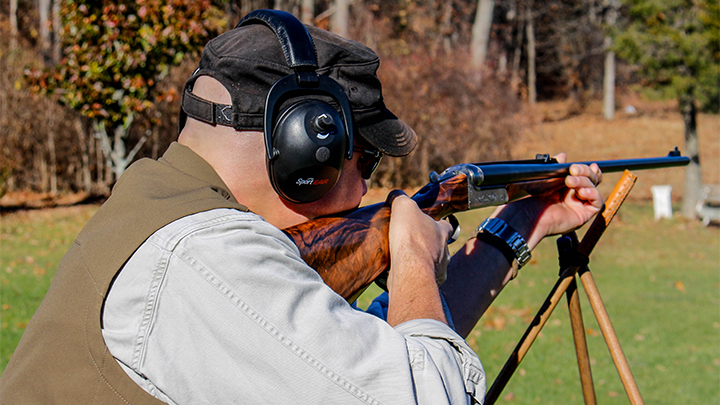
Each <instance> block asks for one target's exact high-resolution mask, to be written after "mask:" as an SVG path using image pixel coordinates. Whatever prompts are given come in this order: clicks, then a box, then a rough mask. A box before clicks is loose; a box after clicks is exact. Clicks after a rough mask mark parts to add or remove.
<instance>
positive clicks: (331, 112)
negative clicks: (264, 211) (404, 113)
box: [237, 10, 353, 203]
mask: <svg viewBox="0 0 720 405" xmlns="http://www.w3.org/2000/svg"><path fill="white" fill-rule="evenodd" d="M249 24H264V25H265V26H267V27H268V28H270V29H272V30H273V32H274V33H275V35H276V36H277V38H278V41H279V42H280V46H281V47H282V50H283V53H284V54H285V59H286V61H287V64H288V66H289V67H290V68H292V69H293V70H294V74H291V75H287V76H285V77H283V78H281V79H279V80H278V81H277V82H275V83H274V84H273V85H272V87H271V88H270V91H269V92H268V95H267V99H266V101H265V117H264V128H263V131H264V136H265V149H266V152H267V168H268V174H269V177H270V183H271V184H272V186H273V188H274V189H275V192H277V193H278V195H280V197H282V198H284V199H286V200H288V201H291V202H295V203H307V202H312V201H316V200H319V199H320V198H322V196H324V195H325V194H327V192H329V191H330V190H331V189H332V188H333V186H335V183H336V182H337V179H338V177H339V176H340V171H341V170H342V165H343V162H344V159H345V158H347V159H352V155H353V149H352V145H353V120H352V109H351V107H350V101H349V100H348V97H347V95H346V94H345V91H344V90H343V88H342V87H341V86H340V85H339V84H338V83H337V82H336V81H335V80H333V79H331V78H330V77H329V76H323V75H318V73H317V70H318V63H317V54H316V50H315V45H314V43H313V40H312V37H311V36H310V33H309V32H308V30H307V29H306V28H305V26H304V25H303V23H302V22H300V20H298V19H297V18H296V17H295V16H293V15H292V14H290V13H288V12H285V11H280V10H255V11H253V12H251V13H250V14H248V15H246V16H245V17H244V18H243V19H242V20H241V21H240V23H238V25H237V27H242V26H245V25H249ZM313 96H321V97H330V98H331V99H332V100H334V102H336V103H337V104H338V105H339V106H340V110H341V113H338V112H337V111H336V110H335V109H334V108H333V107H332V106H330V104H327V103H326V102H324V101H321V100H320V99H312V100H308V101H302V102H298V103H296V104H293V105H292V106H290V107H289V108H287V109H285V110H284V111H282V112H280V111H279V109H280V106H281V105H282V103H283V102H285V101H288V100H289V99H292V98H293V97H313Z"/></svg>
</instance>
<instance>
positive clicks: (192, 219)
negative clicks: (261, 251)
mask: <svg viewBox="0 0 720 405" xmlns="http://www.w3.org/2000/svg"><path fill="white" fill-rule="evenodd" d="M238 227H241V228H243V229H245V230H247V231H250V232H254V233H256V234H257V235H258V236H267V237H271V238H275V239H278V240H279V241H282V242H283V243H284V244H287V245H288V247H289V248H291V249H293V250H297V247H296V246H295V244H294V243H293V242H292V240H291V239H290V238H289V237H288V236H287V235H286V234H285V233H284V232H283V231H281V230H280V229H278V228H276V227H275V226H273V225H272V224H270V223H269V222H267V221H265V220H264V219H263V218H262V217H261V216H260V215H258V214H255V213H253V212H249V211H248V212H245V211H240V210H235V209H231V208H216V209H212V210H209V211H202V212H198V213H195V214H192V215H188V216H185V217H182V218H179V219H177V220H175V221H173V222H171V223H169V224H168V225H165V226H164V227H162V228H160V229H158V230H157V231H155V233H153V235H152V236H150V238H148V241H149V242H152V243H155V244H162V245H164V246H166V247H169V245H170V246H176V245H177V244H178V243H180V242H181V241H182V240H185V239H187V238H188V236H190V235H197V234H199V233H200V231H203V230H207V229H208V228H212V229H213V234H214V236H215V237H217V236H219V235H220V234H221V233H223V232H233V231H236V230H237V229H238Z"/></svg>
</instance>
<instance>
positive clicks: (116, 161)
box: [93, 114, 147, 184]
mask: <svg viewBox="0 0 720 405" xmlns="http://www.w3.org/2000/svg"><path fill="white" fill-rule="evenodd" d="M133 120H134V116H133V115H132V114H130V115H128V116H127V117H125V120H124V121H123V123H122V125H118V126H116V127H115V128H114V129H113V138H112V140H111V139H110V136H109V135H108V133H107V129H106V128H105V123H104V122H97V121H95V122H93V130H94V131H95V136H96V137H98V138H99V139H100V141H101V142H100V146H101V147H102V150H103V154H104V155H105V161H106V162H107V163H106V164H107V166H108V167H109V168H111V169H112V174H111V175H110V176H109V177H110V179H109V180H110V182H109V183H108V184H110V183H112V182H113V181H117V180H118V179H119V178H120V176H122V174H123V173H124V172H125V169H127V167H128V166H129V165H130V163H131V162H132V160H133V159H134V158H135V155H136V154H137V153H138V151H140V148H141V147H142V146H143V145H144V144H145V141H147V135H143V136H142V138H140V140H139V141H138V142H137V143H136V144H135V146H134V147H133V149H132V150H131V151H130V152H127V153H126V151H127V146H126V145H125V142H126V140H127V137H128V135H129V134H130V127H131V126H132V123H133Z"/></svg>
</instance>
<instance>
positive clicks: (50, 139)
mask: <svg viewBox="0 0 720 405" xmlns="http://www.w3.org/2000/svg"><path fill="white" fill-rule="evenodd" d="M47 147H48V157H49V158H50V167H49V174H50V194H52V195H55V194H57V191H58V187H57V154H56V153H55V131H54V130H52V129H51V130H49V131H48V133H47Z"/></svg>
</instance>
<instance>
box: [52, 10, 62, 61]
mask: <svg viewBox="0 0 720 405" xmlns="http://www.w3.org/2000/svg"><path fill="white" fill-rule="evenodd" d="M52 22H53V42H52V43H53V46H52V59H53V64H54V65H56V64H58V63H60V59H61V58H62V38H61V35H60V33H61V32H62V22H61V18H60V0H53V5H52Z"/></svg>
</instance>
